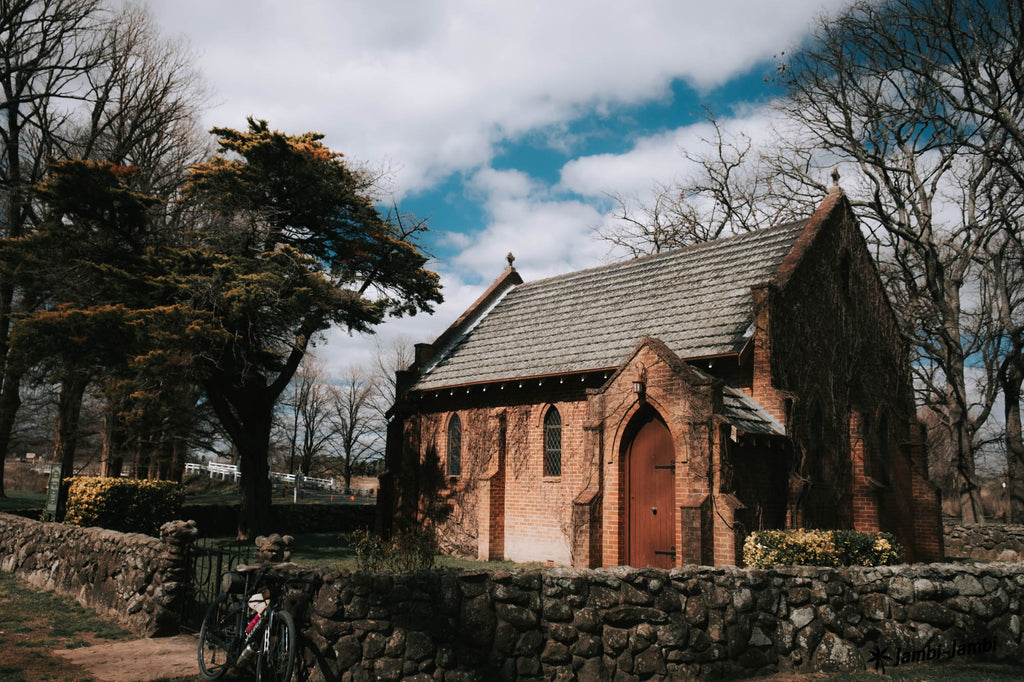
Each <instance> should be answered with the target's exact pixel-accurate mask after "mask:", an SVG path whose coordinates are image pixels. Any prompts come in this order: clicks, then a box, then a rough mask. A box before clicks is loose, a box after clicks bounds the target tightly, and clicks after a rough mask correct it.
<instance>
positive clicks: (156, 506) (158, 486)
mask: <svg viewBox="0 0 1024 682" xmlns="http://www.w3.org/2000/svg"><path fill="white" fill-rule="evenodd" d="M67 483H68V484H69V487H68V503H67V511H66V512H65V513H64V523H69V524H72V525H76V526H100V527H101V528H109V529H111V530H119V531H122V532H125V533H146V534H148V535H156V534H157V533H158V532H159V530H160V525H161V524H163V523H164V522H166V521H170V520H172V519H174V518H175V517H177V516H179V515H180V513H181V503H182V500H183V499H184V496H185V494H184V492H183V491H182V489H181V486H180V485H179V484H177V483H173V482H171V481H139V480H135V479H128V478H98V477H95V476H77V477H74V478H69V479H67Z"/></svg>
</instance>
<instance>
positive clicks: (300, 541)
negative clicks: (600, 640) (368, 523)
mask: <svg viewBox="0 0 1024 682" xmlns="http://www.w3.org/2000/svg"><path fill="white" fill-rule="evenodd" d="M293 537H294V538H295V543H294V545H293V547H294V550H293V554H292V558H291V560H292V561H293V562H294V563H296V564H301V565H303V566H318V567H322V568H334V569H337V570H339V571H355V570H357V568H358V567H357V565H356V554H355V552H354V551H353V550H352V549H351V548H350V547H349V546H348V542H347V541H346V540H345V537H344V535H342V534H341V533H302V534H300V535H295V536H293ZM208 542H209V543H211V544H213V545H215V546H218V547H224V548H234V547H237V546H238V542H237V541H236V540H235V539H234V538H211V539H210V540H209V541H208ZM436 560H437V566H439V567H442V568H486V569H491V570H509V569H512V568H537V567H539V564H517V563H515V562H513V561H474V560H472V559H463V558H460V557H453V556H446V555H443V554H439V555H438V556H437V559H436Z"/></svg>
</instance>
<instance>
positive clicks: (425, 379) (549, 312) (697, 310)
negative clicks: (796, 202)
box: [414, 221, 807, 390]
mask: <svg viewBox="0 0 1024 682" xmlns="http://www.w3.org/2000/svg"><path fill="white" fill-rule="evenodd" d="M806 223H807V221H798V222H794V223H789V224H786V225H782V226H779V227H775V228H770V229H766V230H760V231H757V232H751V233H748V234H743V235H740V236H736V237H729V238H726V239H719V240H715V241H712V242H705V243H702V244H697V245H694V246H690V247H686V248H682V249H675V250H672V251H667V252H664V253H660V254H655V255H652V256H645V257H642V258H636V259H633V260H628V261H624V262H621V263H615V264H612V265H606V266H602V267H596V268H591V269H589V270H581V271H579V272H574V273H570V274H566V275H560V276H558V277H551V278H549V279H542V280H537V281H535V282H527V283H525V284H521V285H519V286H516V287H514V288H511V289H510V290H509V291H508V292H507V293H506V294H505V295H504V296H503V297H502V298H501V299H500V300H499V301H498V302H497V303H496V304H495V305H494V306H493V308H491V309H490V310H489V311H487V312H486V313H485V314H484V315H483V316H482V317H480V318H479V321H478V322H476V324H474V325H472V326H470V327H469V328H468V329H465V330H461V333H459V334H456V335H454V338H453V339H452V340H451V342H450V343H448V344H447V347H445V348H436V349H435V357H434V359H433V361H432V362H431V363H429V364H428V365H427V366H426V367H425V368H424V369H423V371H422V372H421V374H420V378H419V380H418V381H417V383H416V384H415V386H414V388H415V389H418V390H431V389H438V388H443V387H449V386H461V385H466V384H476V383H483V382H490V381H501V380H510V379H518V378H526V377H541V376H551V375H556V374H568V373H575V372H585V371H593V370H601V369H611V368H615V367H618V365H619V364H621V363H622V361H623V360H624V359H625V357H626V356H627V355H628V354H629V353H630V352H631V351H632V350H633V348H634V347H635V346H636V343H637V341H639V340H640V339H641V338H643V337H645V336H652V337H654V338H657V339H660V340H661V341H662V342H664V343H665V345H667V346H668V347H669V348H670V349H671V350H672V351H673V352H674V353H676V354H677V355H678V356H679V357H680V358H683V359H690V358H700V357H710V356H717V355H727V354H730V353H738V352H740V351H741V350H742V349H743V346H744V344H745V343H746V341H747V338H749V336H750V330H751V326H752V323H753V305H752V298H751V287H753V286H755V285H758V284H764V283H767V282H769V281H770V280H771V279H772V276H773V275H774V274H775V272H776V271H777V270H778V268H779V266H780V264H781V263H782V261H783V259H784V258H785V257H786V255H787V254H788V253H789V252H790V250H791V249H792V248H793V244H794V242H795V241H796V239H797V237H799V236H800V233H801V231H802V230H803V228H804V226H805V225H806Z"/></svg>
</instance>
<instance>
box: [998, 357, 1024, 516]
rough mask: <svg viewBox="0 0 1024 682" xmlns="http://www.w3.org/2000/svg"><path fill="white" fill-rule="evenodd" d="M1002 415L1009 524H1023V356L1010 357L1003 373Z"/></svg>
mask: <svg viewBox="0 0 1024 682" xmlns="http://www.w3.org/2000/svg"><path fill="white" fill-rule="evenodd" d="M1001 378H1002V384H1003V385H1002V390H1003V401H1004V403H1003V415H1004V417H1005V422H1006V427H1005V428H1006V431H1005V434H1004V438H1005V442H1006V477H1007V479H1008V487H1009V494H1010V513H1009V519H1008V521H1009V522H1010V523H1024V434H1022V432H1021V415H1020V397H1021V396H1020V393H1021V384H1022V383H1024V355H1022V354H1021V353H1020V352H1017V353H1015V354H1014V355H1013V356H1011V357H1010V358H1007V362H1006V365H1005V370H1004V372H1002V376H1001Z"/></svg>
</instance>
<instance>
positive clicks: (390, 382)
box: [370, 336, 413, 437]
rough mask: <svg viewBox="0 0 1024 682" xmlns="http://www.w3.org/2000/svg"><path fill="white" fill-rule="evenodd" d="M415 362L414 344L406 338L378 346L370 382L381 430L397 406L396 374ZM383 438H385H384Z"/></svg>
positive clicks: (400, 337)
mask: <svg viewBox="0 0 1024 682" xmlns="http://www.w3.org/2000/svg"><path fill="white" fill-rule="evenodd" d="M412 361H413V345H412V342H411V341H410V340H409V339H408V338H407V337H404V336H399V337H397V338H395V339H392V340H391V342H390V343H388V344H387V345H381V344H380V343H378V344H377V348H376V350H375V352H374V355H373V365H372V369H371V375H370V381H371V382H372V384H373V399H372V401H373V409H374V411H375V412H376V413H377V419H378V422H379V424H380V425H381V428H384V425H386V424H387V421H388V418H387V412H388V410H390V409H391V406H392V405H394V404H395V399H396V398H397V397H398V396H397V392H396V383H395V373H396V372H398V371H399V370H403V369H408V368H409V366H410V365H411V364H412ZM382 437H383V436H382Z"/></svg>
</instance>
